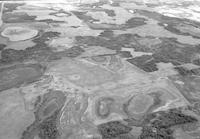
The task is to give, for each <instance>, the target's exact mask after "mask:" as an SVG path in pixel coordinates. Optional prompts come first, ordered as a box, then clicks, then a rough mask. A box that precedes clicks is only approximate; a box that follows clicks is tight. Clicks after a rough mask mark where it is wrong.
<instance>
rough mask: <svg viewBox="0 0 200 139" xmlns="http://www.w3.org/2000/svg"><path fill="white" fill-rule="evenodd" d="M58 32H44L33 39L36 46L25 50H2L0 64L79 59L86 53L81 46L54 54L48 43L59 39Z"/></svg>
mask: <svg viewBox="0 0 200 139" xmlns="http://www.w3.org/2000/svg"><path fill="white" fill-rule="evenodd" d="M59 35H60V33H58V32H52V31H50V32H44V33H43V34H42V35H41V36H39V37H37V38H35V39H33V42H35V43H36V45H35V46H33V47H29V48H26V49H25V50H14V49H5V50H2V53H1V60H0V63H2V64H9V63H13V62H23V61H25V60H29V59H34V60H37V61H45V60H47V61H48V60H50V61H51V60H56V59H60V58H61V57H77V56H79V55H80V54H82V53H83V52H84V50H83V49H82V48H81V47H79V46H74V47H71V48H69V49H68V50H66V51H63V52H54V51H53V50H52V49H51V48H50V47H48V45H47V44H46V43H45V42H46V41H49V40H51V39H52V38H55V37H59Z"/></svg>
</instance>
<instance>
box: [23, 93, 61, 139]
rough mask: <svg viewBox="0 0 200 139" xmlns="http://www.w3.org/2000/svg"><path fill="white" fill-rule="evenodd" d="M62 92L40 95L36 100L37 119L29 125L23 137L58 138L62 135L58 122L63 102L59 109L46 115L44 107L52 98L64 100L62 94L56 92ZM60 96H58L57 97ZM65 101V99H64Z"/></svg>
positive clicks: (24, 138)
mask: <svg viewBox="0 0 200 139" xmlns="http://www.w3.org/2000/svg"><path fill="white" fill-rule="evenodd" d="M56 93H61V92H59V91H52V92H49V93H47V94H44V95H43V96H39V97H38V98H37V99H36V101H35V105H34V106H35V110H34V111H35V112H34V115H35V121H34V122H33V123H32V124H31V125H30V126H28V127H27V129H26V130H25V131H24V132H23V134H22V137H21V139H34V137H35V136H39V137H40V138H41V139H57V138H59V137H60V132H59V130H58V127H57V124H58V120H59V115H60V110H61V107H62V106H63V104H61V105H60V106H59V108H58V109H57V110H55V111H54V112H52V113H51V115H48V116H46V117H44V116H43V115H42V114H41V113H43V108H45V107H46V105H48V104H49V102H50V101H52V99H57V101H59V102H61V101H63V100H62V99H63V98H61V97H63V96H62V95H59V94H56ZM57 97H58V98H57ZM63 102H64V101H63Z"/></svg>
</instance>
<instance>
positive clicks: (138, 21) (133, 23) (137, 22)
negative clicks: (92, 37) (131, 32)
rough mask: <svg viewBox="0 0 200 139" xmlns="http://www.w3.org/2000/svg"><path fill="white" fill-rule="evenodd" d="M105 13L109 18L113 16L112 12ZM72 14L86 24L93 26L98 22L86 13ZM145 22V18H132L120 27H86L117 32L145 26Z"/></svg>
mask: <svg viewBox="0 0 200 139" xmlns="http://www.w3.org/2000/svg"><path fill="white" fill-rule="evenodd" d="M105 12H106V13H107V14H108V15H109V16H115V14H114V12H113V11H112V10H111V11H110V10H106V11H105ZM73 14H74V15H76V16H77V17H78V18H79V19H81V20H82V21H84V22H86V23H91V24H93V25H95V24H96V23H93V22H96V21H99V20H97V19H94V18H92V17H91V16H88V15H87V11H86V12H78V11H73ZM145 21H147V19H145V18H141V17H133V18H131V19H129V20H128V21H127V22H126V23H125V24H121V25H116V24H107V25H111V26H109V28H107V27H103V26H92V25H91V24H88V26H89V27H90V28H92V29H94V30H119V29H128V28H134V27H138V26H142V25H145V24H146V22H145ZM97 25H98V23H97Z"/></svg>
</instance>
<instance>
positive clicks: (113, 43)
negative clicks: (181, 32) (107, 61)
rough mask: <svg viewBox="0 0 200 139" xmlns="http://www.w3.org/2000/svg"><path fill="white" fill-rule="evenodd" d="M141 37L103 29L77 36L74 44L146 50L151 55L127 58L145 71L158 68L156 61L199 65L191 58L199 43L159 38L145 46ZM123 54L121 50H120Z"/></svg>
mask: <svg viewBox="0 0 200 139" xmlns="http://www.w3.org/2000/svg"><path fill="white" fill-rule="evenodd" d="M138 39H142V37H140V36H138V35H136V34H121V35H118V36H112V32H110V31H104V32H103V33H102V34H100V35H99V36H77V37H76V44H77V45H78V46H79V45H80V46H82V45H87V46H91V47H93V46H101V47H106V48H108V49H112V50H116V51H118V52H120V51H121V48H123V47H124V48H133V49H134V51H136V52H148V53H152V55H142V56H138V57H134V58H129V59H128V60H127V61H128V62H130V63H132V64H134V65H136V66H138V67H139V68H141V69H142V70H144V71H146V72H153V71H156V70H158V68H157V65H156V64H157V63H160V62H163V63H172V64H173V65H175V66H179V65H182V64H186V63H193V64H195V65H199V63H200V62H199V59H195V60H193V56H194V55H195V54H198V53H200V45H195V46H192V45H186V44H182V43H179V42H177V40H176V39H175V38H160V40H161V43H160V44H156V45H152V46H145V45H141V44H140V43H139V42H138V41H137V40H138ZM122 54H123V52H122ZM125 54H127V56H126V55H121V56H122V57H128V56H130V55H129V54H128V53H125Z"/></svg>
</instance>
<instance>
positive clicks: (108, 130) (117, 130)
mask: <svg viewBox="0 0 200 139" xmlns="http://www.w3.org/2000/svg"><path fill="white" fill-rule="evenodd" d="M98 130H99V132H100V134H101V135H102V139H114V138H116V137H118V136H121V135H123V134H127V133H129V132H130V131H131V130H132V128H131V127H129V126H127V125H125V124H123V123H121V122H120V121H111V122H107V123H103V124H100V125H98Z"/></svg>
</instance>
